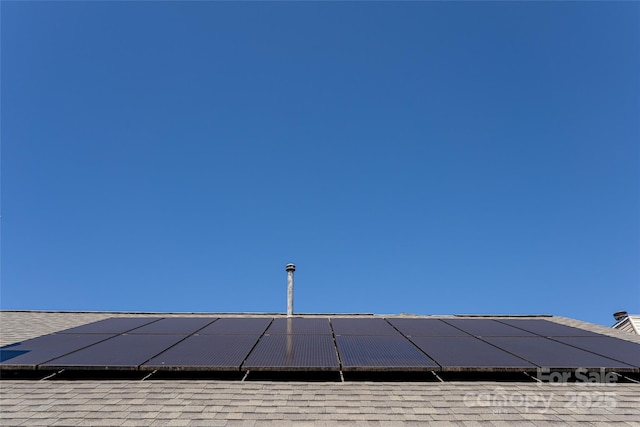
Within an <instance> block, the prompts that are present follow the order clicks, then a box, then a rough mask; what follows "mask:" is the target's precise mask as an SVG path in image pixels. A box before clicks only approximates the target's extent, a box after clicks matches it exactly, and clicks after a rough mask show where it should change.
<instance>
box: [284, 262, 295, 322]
mask: <svg viewBox="0 0 640 427" xmlns="http://www.w3.org/2000/svg"><path fill="white" fill-rule="evenodd" d="M285 269H286V270H287V317H293V272H294V271H296V266H295V264H287V266H286V267H285Z"/></svg>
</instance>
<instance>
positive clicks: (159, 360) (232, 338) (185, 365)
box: [143, 335, 260, 371]
mask: <svg viewBox="0 0 640 427" xmlns="http://www.w3.org/2000/svg"><path fill="white" fill-rule="evenodd" d="M259 338H260V336H259V335H194V336H191V337H188V338H187V339H185V340H184V341H182V342H180V343H178V344H177V345H175V346H173V347H171V348H170V349H168V350H166V351H164V352H163V353H161V354H159V355H158V356H156V357H154V358H153V359H151V360H150V361H148V362H147V363H145V364H144V365H143V368H144V369H167V370H212V371H213V370H236V371H237V370H239V369H240V365H242V362H243V360H244V359H245V358H246V357H247V355H248V354H249V352H250V351H251V349H252V348H253V346H254V345H255V344H256V342H258V339H259Z"/></svg>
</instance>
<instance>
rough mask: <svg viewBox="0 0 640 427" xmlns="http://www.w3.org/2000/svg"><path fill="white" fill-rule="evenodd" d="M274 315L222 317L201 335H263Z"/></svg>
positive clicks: (202, 331)
mask: <svg viewBox="0 0 640 427" xmlns="http://www.w3.org/2000/svg"><path fill="white" fill-rule="evenodd" d="M272 321H273V318H272V317H269V318H266V317H222V318H220V319H218V320H216V321H215V322H213V323H211V324H210V325H208V326H206V327H205V328H203V329H202V330H200V331H198V334H199V335H262V334H263V333H264V332H265V331H266V330H267V328H268V327H269V325H270V324H271V322H272Z"/></svg>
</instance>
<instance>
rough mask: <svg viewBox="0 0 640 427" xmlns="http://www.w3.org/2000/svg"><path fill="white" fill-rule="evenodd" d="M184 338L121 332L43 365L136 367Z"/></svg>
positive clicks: (97, 367) (51, 366)
mask: <svg viewBox="0 0 640 427" xmlns="http://www.w3.org/2000/svg"><path fill="white" fill-rule="evenodd" d="M182 339H184V335H118V336H116V337H114V338H111V339H108V340H106V341H102V342H100V343H98V344H95V345H92V346H91V347H87V348H85V349H83V350H79V351H76V352H73V353H71V354H68V355H66V356H62V357H59V358H57V359H54V360H51V361H49V362H47V363H44V364H42V365H40V366H41V367H45V368H51V369H53V368H84V369H126V370H133V369H137V368H138V366H139V365H141V364H143V363H144V362H146V361H147V360H149V359H151V358H152V357H154V356H156V355H157V354H159V353H161V352H163V351H164V350H166V349H168V348H169V347H171V346H172V345H174V344H176V343H177V342H179V341H180V340H182Z"/></svg>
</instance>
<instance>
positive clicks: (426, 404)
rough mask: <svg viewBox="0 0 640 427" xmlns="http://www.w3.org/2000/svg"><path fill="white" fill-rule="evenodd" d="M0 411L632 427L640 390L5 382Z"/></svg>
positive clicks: (114, 418) (47, 327)
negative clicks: (619, 426) (615, 426)
mask: <svg viewBox="0 0 640 427" xmlns="http://www.w3.org/2000/svg"><path fill="white" fill-rule="evenodd" d="M155 314H156V315H157V314H159V313H155ZM120 315H122V316H128V317H131V316H132V314H130V313H47V312H0V332H1V342H2V344H3V345H4V344H7V343H13V342H16V341H20V340H24V339H28V338H33V337H36V336H39V335H42V334H46V333H50V332H55V331H57V330H60V329H65V328H70V327H73V326H79V325H82V324H85V323H88V322H92V321H95V320H101V319H104V318H108V317H114V316H120ZM145 315H147V316H149V315H151V314H150V313H148V314H145ZM179 315H180V316H185V314H184V313H181V314H179ZM207 315H209V316H210V315H211V314H207ZM162 316H163V317H166V316H167V314H166V313H162ZM193 316H198V315H197V314H194V315H193ZM245 316H246V315H245ZM548 319H549V320H552V321H556V322H559V323H563V324H567V325H570V326H579V327H582V328H584V329H588V330H592V331H594V332H598V333H603V334H607V335H610V336H615V337H621V338H625V339H629V338H630V337H634V336H633V335H631V334H626V333H624V332H620V331H616V330H613V329H610V328H605V327H600V326H597V325H591V324H586V323H584V322H579V321H575V320H572V319H566V318H560V317H553V318H548ZM607 332H609V333H607ZM638 338H640V337H638ZM634 339H636V337H634ZM636 342H640V339H638V340H637V341H636ZM0 405H1V408H0V409H1V411H0V414H1V415H0V416H1V418H2V420H1V421H2V424H3V425H92V426H99V425H108V426H119V425H123V426H137V425H140V426H142V425H145V426H147V425H149V426H154V425H168V426H216V425H247V426H253V425H278V426H283V425H284V426H286V425H304V424H305V422H309V423H310V424H314V425H336V426H337V425H344V424H346V423H353V424H357V425H365V426H368V425H376V426H377V425H400V424H401V423H402V425H405V424H409V425H411V424H412V423H415V424H416V425H424V424H425V423H433V424H437V425H476V424H478V425H480V424H483V425H495V426H501V425H504V426H507V425H511V424H513V423H514V422H517V423H518V424H520V425H529V426H536V425H545V424H547V425H560V424H562V425H567V424H569V425H571V424H573V425H576V426H577V425H585V424H587V425H602V426H605V425H607V426H608V425H609V424H611V423H614V422H615V423H616V424H617V425H638V420H640V385H638V384H629V383H627V384H615V385H595V384H590V385H585V384H567V385H554V384H538V383H518V382H448V383H435V382H344V383H340V382H298V381H296V382H270V381H247V382H240V381H209V380H190V381H163V380H154V381H61V380H57V381H54V380H50V381H38V382H36V381H8V380H4V381H2V382H1V383H0ZM588 423H591V424H588Z"/></svg>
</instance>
